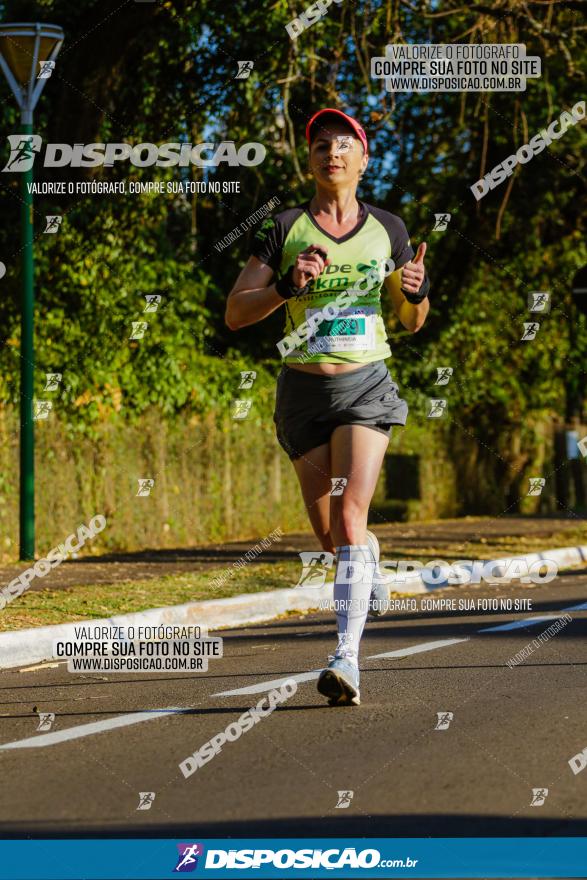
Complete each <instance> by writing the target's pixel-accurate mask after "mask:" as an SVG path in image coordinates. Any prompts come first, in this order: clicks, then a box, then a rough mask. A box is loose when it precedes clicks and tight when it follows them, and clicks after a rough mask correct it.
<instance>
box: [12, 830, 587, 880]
mask: <svg viewBox="0 0 587 880" xmlns="http://www.w3.org/2000/svg"><path fill="white" fill-rule="evenodd" d="M190 873H193V874H194V876H195V877H197V876H200V877H202V876H205V877H219V878H222V877H248V878H251V880H253V878H257V877H258V878H264V877H266V878H273V880H275V878H278V877H279V878H280V877H300V878H317V877H330V878H332V880H336V878H338V877H341V878H343V877H379V878H393V877H412V878H433V877H450V878H457V877H458V878H460V877H470V878H473V877H482V878H488V877H499V878H515V877H516V878H517V877H524V878H539V877H550V878H555V877H576V878H587V837H554V838H527V837H469V838H418V837H407V838H373V839H367V838H355V839H352V838H350V839H349V838H343V839H338V838H336V839H323V838H315V839H314V838H310V839H292V838H284V839H265V840H263V839H242V840H241V839H239V840H230V839H228V840H212V839H209V840H197V839H194V840H185V839H184V840H181V841H179V840H178V841H174V840H138V839H137V840H113V839H109V840H105V839H84V840H0V877H1V878H2V880H135V878H136V880H139V878H140V880H162V878H167V877H174V876H177V874H190Z"/></svg>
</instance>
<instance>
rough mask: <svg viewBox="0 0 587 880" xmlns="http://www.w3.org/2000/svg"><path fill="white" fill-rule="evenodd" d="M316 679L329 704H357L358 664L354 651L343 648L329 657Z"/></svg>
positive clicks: (358, 700)
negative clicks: (324, 667)
mask: <svg viewBox="0 0 587 880" xmlns="http://www.w3.org/2000/svg"><path fill="white" fill-rule="evenodd" d="M328 659H329V661H330V662H329V664H328V666H327V667H326V669H323V670H322V672H321V673H320V678H319V679H318V690H319V692H320V693H321V694H323V695H324V696H325V697H328V705H329V706H359V705H360V703H361V695H360V693H359V664H358V661H357V655H356V654H355V653H354V651H349V650H343V651H340V652H337V653H336V654H335V655H334V657H329V658H328Z"/></svg>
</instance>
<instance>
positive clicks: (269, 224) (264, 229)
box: [255, 217, 275, 241]
mask: <svg viewBox="0 0 587 880" xmlns="http://www.w3.org/2000/svg"><path fill="white" fill-rule="evenodd" d="M274 226H275V220H274V219H273V217H267V219H266V220H265V221H264V222H263V223H261V225H260V226H259V228H258V230H257V232H256V233H255V238H256V239H257V241H265V239H266V238H267V233H268V232H269V230H270V229H273V227H274Z"/></svg>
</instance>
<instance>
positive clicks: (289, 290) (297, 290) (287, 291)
mask: <svg viewBox="0 0 587 880" xmlns="http://www.w3.org/2000/svg"><path fill="white" fill-rule="evenodd" d="M308 287H309V285H307V284H306V286H305V287H297V286H296V285H295V284H294V280H293V266H290V267H289V269H288V270H287V272H286V273H285V275H284V276H283V277H282V278H280V279H279V281H276V282H275V290H276V291H277V293H278V294H279V295H280V297H281V298H282V299H291V298H292V296H302V295H303V294H305V293H307V292H308Z"/></svg>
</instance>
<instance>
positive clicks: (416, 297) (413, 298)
mask: <svg viewBox="0 0 587 880" xmlns="http://www.w3.org/2000/svg"><path fill="white" fill-rule="evenodd" d="M429 292H430V280H429V278H428V275H424V281H423V282H422V284H421V286H420V290H419V291H418V293H410V292H409V291H407V290H404V289H403V287H402V293H403V295H404V296H405V298H406V299H407V301H408V302H409V303H412V305H413V306H417V305H419V304H420V303H421V302H423V301H424V300H425V299H426V297H427V296H428V294H429Z"/></svg>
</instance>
